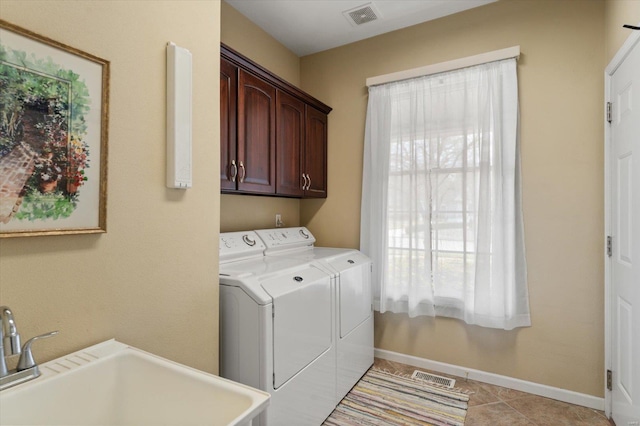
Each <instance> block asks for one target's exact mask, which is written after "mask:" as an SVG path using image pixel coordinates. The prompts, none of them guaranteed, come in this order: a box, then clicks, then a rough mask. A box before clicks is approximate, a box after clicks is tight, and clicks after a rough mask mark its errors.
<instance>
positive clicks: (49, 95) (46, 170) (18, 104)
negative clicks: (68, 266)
mask: <svg viewBox="0 0 640 426" xmlns="http://www.w3.org/2000/svg"><path fill="white" fill-rule="evenodd" d="M108 95H109V62H108V61H106V60H104V59H100V58H98V57H96V56H93V55H91V54H88V53H85V52H82V51H80V50H78V49H75V48H72V47H69V46H66V45H64V44H62V43H58V42H56V41H53V40H50V39H48V38H46V37H43V36H41V35H38V34H35V33H33V32H31V31H29V30H26V29H23V28H20V27H17V26H15V25H13V24H10V23H8V22H6V21H3V20H0V237H3V238H6V237H23V236H38V235H64V234H89V233H100V232H106V202H107V200H106V191H107V128H108V116H109V115H108V106H109V105H108Z"/></svg>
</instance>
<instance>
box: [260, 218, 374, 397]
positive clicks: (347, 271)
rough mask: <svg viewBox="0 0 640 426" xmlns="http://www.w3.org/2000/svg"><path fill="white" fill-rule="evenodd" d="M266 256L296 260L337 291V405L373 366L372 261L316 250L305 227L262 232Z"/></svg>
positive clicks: (351, 254) (336, 250)
mask: <svg viewBox="0 0 640 426" xmlns="http://www.w3.org/2000/svg"><path fill="white" fill-rule="evenodd" d="M256 233H257V234H258V236H259V237H260V238H261V239H262V241H263V242H264V245H265V246H266V250H265V255H266V256H267V257H280V258H298V259H301V260H304V261H308V262H313V264H316V265H318V266H320V267H321V268H323V269H324V270H326V271H327V272H328V273H330V274H331V276H332V278H333V280H334V281H335V289H336V336H337V340H336V346H337V355H336V356H337V367H336V368H337V385H336V400H337V402H339V401H340V400H341V399H342V398H343V397H344V396H345V395H346V394H347V393H348V392H349V390H351V388H352V387H353V386H354V385H355V384H356V383H357V382H358V380H360V378H361V377H362V376H363V375H364V373H366V372H367V370H368V369H369V368H370V367H371V366H372V365H373V296H372V290H371V260H370V259H369V258H368V257H367V256H365V255H364V254H362V253H361V252H360V251H358V250H354V249H341V248H327V247H315V246H314V243H315V241H316V240H315V238H314V236H313V235H312V234H311V232H309V230H308V229H307V228H305V227H297V228H275V229H261V230H257V231H256Z"/></svg>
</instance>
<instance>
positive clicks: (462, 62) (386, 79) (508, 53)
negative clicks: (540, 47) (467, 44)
mask: <svg viewBox="0 0 640 426" xmlns="http://www.w3.org/2000/svg"><path fill="white" fill-rule="evenodd" d="M519 57H520V46H513V47H507V48H506V49H500V50H494V51H493V52H486V53H481V54H479V55H475V56H467V57H466V58H460V59H454V60H453V61H447V62H440V63H439V64H433V65H427V66H424V67H419V68H413V69H410V70H404V71H398V72H394V73H391V74H384V75H379V76H376V77H369V78H367V87H371V86H378V85H380V84H385V83H392V82H395V81H401V80H407V79H410V78H416V77H422V76H425V75H431V74H438V73H441V72H447V71H453V70H457V69H460V68H467V67H472V66H474V65H480V64H486V63H487V62H495V61H501V60H503V59H509V58H516V59H518V58H519Z"/></svg>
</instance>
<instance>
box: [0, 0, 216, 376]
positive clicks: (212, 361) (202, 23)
mask: <svg viewBox="0 0 640 426" xmlns="http://www.w3.org/2000/svg"><path fill="white" fill-rule="evenodd" d="M0 17H1V18H2V19H5V20H7V21H9V22H11V23H13V24H16V25H20V26H22V27H24V28H27V29H29V30H32V31H35V32H37V33H40V34H42V35H45V36H47V37H50V38H52V39H54V40H57V41H59V42H62V43H65V44H68V45H71V46H74V47H76V48H78V49H81V50H84V51H86V52H89V53H92V54H94V55H96V56H99V57H102V58H104V59H107V60H109V61H110V62H111V91H110V93H111V96H110V107H109V112H110V122H109V158H108V160H109V178H108V181H109V184H108V212H107V226H108V232H107V233H106V234H101V235H77V236H56V237H33V238H12V239H3V240H0V303H1V304H3V305H4V304H6V305H9V306H10V307H11V308H13V310H14V313H15V315H16V322H17V325H18V327H19V330H20V331H21V334H22V338H23V340H26V339H27V338H30V337H32V336H34V335H36V334H41V333H44V332H47V331H50V330H60V334H59V335H58V336H56V337H55V338H53V339H49V340H47V341H43V342H41V343H38V344H37V345H36V347H35V354H36V359H37V360H38V361H46V360H49V359H52V358H54V357H57V356H61V355H63V354H65V353H69V352H71V351H74V350H78V349H80V348H83V347H86V346H88V345H91V344H94V343H97V342H100V341H103V340H106V339H110V338H114V337H115V338H116V339H118V340H120V341H122V342H125V343H128V344H131V345H134V346H137V347H139V348H142V349H144V350H147V351H150V352H153V353H156V354H158V355H161V356H165V357H168V358H170V359H173V360H176V361H178V362H182V363H185V364H188V365H191V366H193V367H196V368H199V369H203V370H207V371H210V372H217V370H218V284H217V273H218V244H217V240H218V238H217V235H218V230H219V196H218V193H219V183H218V178H217V177H218V173H217V172H216V173H212V172H211V167H212V166H211V165H212V164H213V165H214V166H213V167H214V169H217V167H218V166H217V165H218V164H219V160H218V158H219V155H220V154H219V138H220V136H219V135H220V133H219V132H220V131H219V120H216V119H212V117H213V118H215V117H218V115H219V111H218V109H219V100H218V99H219V98H218V97H219V90H218V89H217V87H218V77H217V75H218V72H219V71H218V70H219V51H218V48H217V46H218V44H219V42H220V33H219V31H220V3H219V2H217V1H210V2H203V1H187V0H181V1H162V2H160V1H155V2H148V1H127V2H113V1H103V2H101V1H82V2H78V1H63V0H55V1H36V0H32V1H21V0H19V1H13V0H11V1H7V0H2V1H0ZM168 41H173V42H175V43H176V44H178V45H180V46H183V47H185V48H187V49H189V50H190V51H191V53H192V54H193V70H194V73H193V85H194V98H193V103H194V105H195V108H194V114H193V152H194V164H193V172H194V173H193V188H192V189H189V190H186V191H181V190H172V189H167V188H166V187H165V63H166V60H165V57H166V55H165V46H166V44H167V42H168Z"/></svg>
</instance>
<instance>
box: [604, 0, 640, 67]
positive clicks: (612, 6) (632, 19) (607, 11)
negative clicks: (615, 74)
mask: <svg viewBox="0 0 640 426" xmlns="http://www.w3.org/2000/svg"><path fill="white" fill-rule="evenodd" d="M604 17H605V31H606V49H607V50H606V64H608V63H609V62H610V61H611V59H613V56H614V55H615V54H616V52H617V51H618V50H619V49H620V47H622V44H623V43H624V42H625V40H626V39H627V37H629V35H631V33H632V32H633V30H630V29H627V28H623V27H622V26H623V25H624V24H629V25H640V0H605V8H604Z"/></svg>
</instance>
